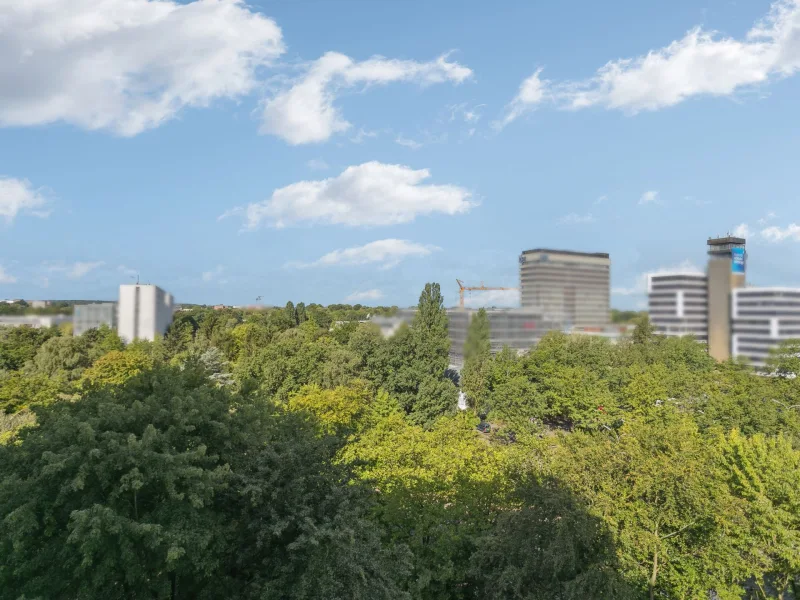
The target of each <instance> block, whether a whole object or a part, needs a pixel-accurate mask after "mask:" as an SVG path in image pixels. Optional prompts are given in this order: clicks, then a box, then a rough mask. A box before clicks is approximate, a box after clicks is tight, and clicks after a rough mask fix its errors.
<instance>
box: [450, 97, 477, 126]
mask: <svg viewBox="0 0 800 600" xmlns="http://www.w3.org/2000/svg"><path fill="white" fill-rule="evenodd" d="M484 106H486V105H485V104H476V105H474V106H472V107H470V106H469V104H467V103H466V102H463V103H461V104H453V105H450V106H448V107H447V108H448V110H449V111H450V118H449V119H448V120H449V121H450V122H451V123H452V122H453V121H455V120H457V119H460V120H463V121H464V122H465V123H473V124H474V123H477V122H478V121H480V120H481V116H482V115H481V112H480V109H481V108H483V107H484Z"/></svg>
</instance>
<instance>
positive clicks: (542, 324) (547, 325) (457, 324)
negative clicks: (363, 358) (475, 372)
mask: <svg viewBox="0 0 800 600" xmlns="http://www.w3.org/2000/svg"><path fill="white" fill-rule="evenodd" d="M415 312H416V310H414V309H409V310H399V311H398V312H397V314H396V315H395V316H393V317H379V316H376V317H373V318H371V319H370V322H371V323H375V324H376V325H378V326H379V327H380V328H381V333H382V334H383V336H384V337H391V336H393V335H394V334H395V333H397V330H398V329H399V328H400V326H401V325H403V324H404V323H405V324H409V325H410V324H411V322H412V321H413V319H414V313H415ZM477 312H478V311H477V310H476V309H469V308H451V309H448V310H447V317H448V319H449V326H448V333H449V337H450V366H451V367H452V368H455V369H461V367H463V366H464V343H465V342H466V341H467V329H468V328H469V323H470V322H471V321H472V319H473V318H474V317H475V315H476V314H477ZM486 314H487V316H488V317H489V336H490V338H489V341H490V344H491V351H492V353H496V352H499V351H500V350H502V349H503V348H504V347H505V346H508V347H509V348H511V349H512V350H516V351H517V352H519V353H522V352H525V351H527V350H529V349H530V348H531V347H533V346H535V345H536V343H537V342H538V341H539V340H540V339H541V338H542V336H544V335H545V334H546V333H547V332H548V331H553V330H557V331H562V330H563V329H564V327H563V325H562V324H561V323H559V322H557V321H553V320H552V319H549V318H547V317H545V316H544V315H543V314H542V311H541V309H537V308H505V309H499V308H488V309H486Z"/></svg>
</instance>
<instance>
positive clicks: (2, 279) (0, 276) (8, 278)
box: [0, 265, 17, 283]
mask: <svg viewBox="0 0 800 600" xmlns="http://www.w3.org/2000/svg"><path fill="white" fill-rule="evenodd" d="M16 282H17V278H16V277H14V276H13V275H12V274H11V273H8V272H7V271H6V270H5V268H4V267H3V265H0V283H16Z"/></svg>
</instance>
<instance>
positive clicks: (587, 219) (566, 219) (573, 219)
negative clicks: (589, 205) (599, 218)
mask: <svg viewBox="0 0 800 600" xmlns="http://www.w3.org/2000/svg"><path fill="white" fill-rule="evenodd" d="M594 220H595V219H594V217H593V216H592V213H586V214H585V215H580V214H578V213H574V212H573V213H569V214H568V215H564V216H563V217H561V218H560V219H559V220H558V222H559V223H565V224H572V225H579V224H582V223H594Z"/></svg>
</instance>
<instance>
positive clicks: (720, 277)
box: [708, 236, 747, 360]
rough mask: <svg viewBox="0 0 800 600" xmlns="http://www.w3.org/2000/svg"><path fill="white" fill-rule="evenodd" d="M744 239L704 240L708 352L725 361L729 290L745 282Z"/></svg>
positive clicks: (729, 312)
mask: <svg viewBox="0 0 800 600" xmlns="http://www.w3.org/2000/svg"><path fill="white" fill-rule="evenodd" d="M746 262H747V254H746V252H745V240H744V238H739V237H731V236H726V237H722V238H709V240H708V353H709V354H710V355H711V356H712V357H713V358H715V359H717V360H727V359H728V358H729V357H730V352H731V292H732V291H733V290H734V289H736V288H741V287H744V285H745V264H746Z"/></svg>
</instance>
